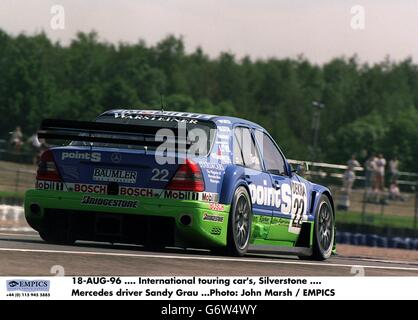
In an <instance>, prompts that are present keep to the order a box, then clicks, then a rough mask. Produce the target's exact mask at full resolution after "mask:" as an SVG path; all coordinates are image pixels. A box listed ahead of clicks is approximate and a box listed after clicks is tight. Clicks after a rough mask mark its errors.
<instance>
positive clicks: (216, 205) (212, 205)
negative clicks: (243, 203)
mask: <svg viewBox="0 0 418 320" xmlns="http://www.w3.org/2000/svg"><path fill="white" fill-rule="evenodd" d="M209 209H210V210H214V211H224V209H225V208H224V205H223V204H220V203H214V202H211V203H209Z"/></svg>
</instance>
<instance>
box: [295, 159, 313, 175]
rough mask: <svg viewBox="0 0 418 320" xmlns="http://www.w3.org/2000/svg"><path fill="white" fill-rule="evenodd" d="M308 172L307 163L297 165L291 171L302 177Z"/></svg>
mask: <svg viewBox="0 0 418 320" xmlns="http://www.w3.org/2000/svg"><path fill="white" fill-rule="evenodd" d="M308 171H309V165H308V163H307V162H302V163H298V164H297V165H296V168H295V169H293V170H292V172H294V173H297V174H299V175H301V176H303V175H304V174H305V173H306V172H308Z"/></svg>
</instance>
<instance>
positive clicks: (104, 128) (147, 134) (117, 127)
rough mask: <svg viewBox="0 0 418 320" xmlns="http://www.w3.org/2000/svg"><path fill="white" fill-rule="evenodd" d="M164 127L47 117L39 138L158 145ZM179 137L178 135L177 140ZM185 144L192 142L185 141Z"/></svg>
mask: <svg viewBox="0 0 418 320" xmlns="http://www.w3.org/2000/svg"><path fill="white" fill-rule="evenodd" d="M160 129H168V128H164V127H153V126H141V125H132V124H119V123H105V122H89V121H72V120H60V119H45V120H43V121H42V123H41V127H40V128H39V130H38V138H39V139H53V140H67V141H82V142H98V143H111V144H123V145H137V146H155V147H158V146H159V145H161V143H163V141H156V140H155V137H156V135H157V132H158V131H159V130H160ZM177 139H178V137H176V141H177ZM184 143H185V144H184V145H185V146H189V145H190V143H189V142H186V141H184Z"/></svg>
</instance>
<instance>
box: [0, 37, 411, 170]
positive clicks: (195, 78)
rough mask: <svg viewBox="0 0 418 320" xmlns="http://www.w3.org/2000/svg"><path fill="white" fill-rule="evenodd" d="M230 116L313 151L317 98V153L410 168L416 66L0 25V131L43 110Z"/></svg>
mask: <svg viewBox="0 0 418 320" xmlns="http://www.w3.org/2000/svg"><path fill="white" fill-rule="evenodd" d="M161 95H163V96H164V97H165V103H166V105H167V107H166V109H168V110H187V111H195V112H202V113H210V114H220V115H232V116H239V117H243V118H247V119H250V120H253V121H255V122H258V123H260V124H261V125H263V126H264V127H265V128H266V129H268V130H269V131H270V132H271V133H272V134H273V135H274V137H275V138H276V139H277V140H278V141H279V143H280V145H281V146H282V148H283V149H284V152H285V153H286V155H287V156H288V157H291V158H297V159H309V157H310V155H311V153H310V150H309V146H310V145H311V144H312V136H313V129H312V113H313V108H312V106H311V104H312V101H321V102H323V103H324V104H325V105H326V108H325V110H323V112H322V115H321V128H320V137H321V139H320V143H319V148H320V152H319V158H320V160H322V161H329V162H345V161H346V160H347V159H348V158H349V156H350V155H351V153H354V152H356V153H357V154H358V156H359V158H360V160H363V159H364V158H365V157H366V155H367V153H368V152H383V153H384V154H385V155H386V156H387V157H391V156H393V155H397V156H398V157H399V159H400V160H401V166H402V169H404V170H409V171H416V170H417V161H418V155H417V153H418V144H417V141H418V67H417V65H415V64H413V62H412V61H411V60H405V61H402V62H398V63H395V62H392V61H390V60H385V61H383V62H381V63H379V64H376V65H367V64H362V65H360V64H359V63H358V61H357V60H356V58H355V57H353V58H349V59H345V58H336V59H334V60H332V61H330V62H328V63H327V64H324V65H322V66H318V65H313V64H311V63H310V62H309V61H307V60H306V59H304V58H303V57H299V58H298V59H283V60H279V59H274V58H273V59H269V60H256V61H253V60H251V59H250V58H248V57H245V58H243V59H237V58H236V57H235V56H234V55H233V54H231V53H221V54H220V55H219V56H218V57H217V58H209V57H208V56H207V55H206V54H205V53H204V52H203V50H202V49H201V48H197V49H196V50H195V52H192V53H186V52H185V49H184V43H183V40H182V39H181V38H176V37H174V36H168V37H167V38H165V39H163V40H162V41H161V42H159V43H158V44H156V45H155V46H149V45H146V44H145V43H144V42H143V41H139V42H138V43H136V44H124V43H121V44H119V45H112V44H109V43H105V42H100V41H99V40H98V37H97V35H96V34H95V33H89V34H85V33H80V34H78V36H77V37H76V38H75V39H74V40H73V41H72V42H71V44H70V45H69V46H66V47H64V46H61V45H60V44H58V43H51V41H50V40H49V39H48V38H47V37H46V36H45V34H42V33H41V34H38V35H33V36H26V35H18V36H16V37H13V36H10V35H8V34H7V33H5V32H3V31H1V30H0V110H1V114H2V115H3V116H2V117H0V135H1V136H2V137H3V138H6V139H7V138H8V132H10V131H11V130H13V129H14V127H15V126H17V125H20V126H21V127H22V129H23V132H24V133H25V134H26V135H30V134H32V133H33V132H34V131H36V129H37V127H38V126H39V123H40V121H41V119H43V118H47V117H59V118H67V119H80V120H82V119H85V120H87V119H92V118H94V117H95V116H96V115H97V114H99V113H100V112H102V111H104V110H106V109H110V108H125V107H126V108H151V109H152V108H159V107H160V99H161Z"/></svg>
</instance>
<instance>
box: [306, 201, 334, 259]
mask: <svg viewBox="0 0 418 320" xmlns="http://www.w3.org/2000/svg"><path fill="white" fill-rule="evenodd" d="M334 231H335V228H334V212H333V209H332V206H331V203H330V201H329V199H328V197H327V196H325V195H322V196H321V198H320V201H319V205H318V208H317V211H316V214H315V226H314V236H313V247H312V256H310V257H300V258H301V259H310V260H326V259H328V258H329V257H330V256H331V254H332V248H333V246H334V237H335V234H334Z"/></svg>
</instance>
